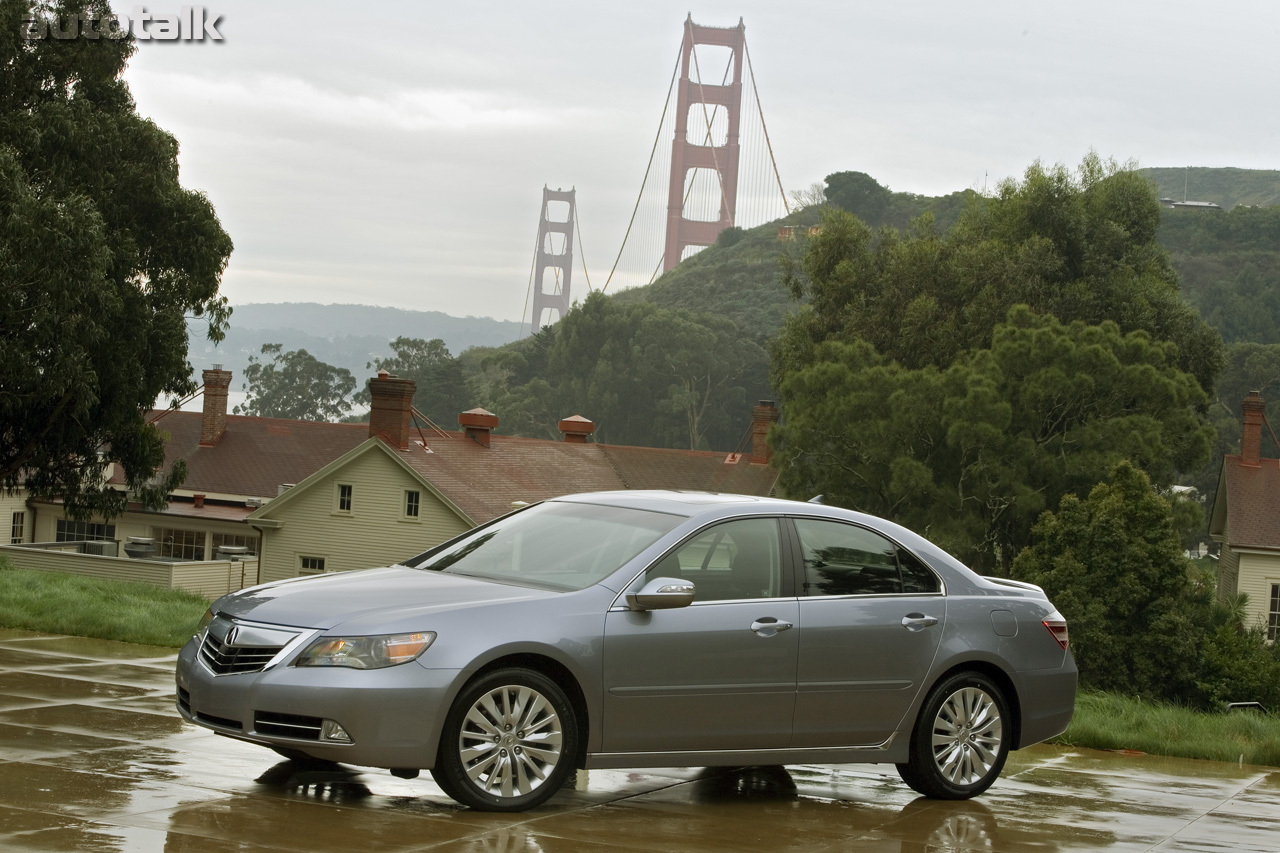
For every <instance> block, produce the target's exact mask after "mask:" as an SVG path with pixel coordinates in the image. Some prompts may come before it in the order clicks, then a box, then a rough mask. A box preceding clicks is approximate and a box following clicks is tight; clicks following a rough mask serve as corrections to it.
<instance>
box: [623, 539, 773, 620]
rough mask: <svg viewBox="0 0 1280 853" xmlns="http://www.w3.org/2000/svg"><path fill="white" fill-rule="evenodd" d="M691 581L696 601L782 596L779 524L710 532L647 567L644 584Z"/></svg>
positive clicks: (691, 540)
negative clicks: (673, 579) (656, 581)
mask: <svg viewBox="0 0 1280 853" xmlns="http://www.w3.org/2000/svg"><path fill="white" fill-rule="evenodd" d="M654 578H680V579H682V580H687V581H692V582H693V585H694V588H695V589H696V590H697V593H696V595H695V597H694V601H695V602H697V601H730V600H734V599H746V598H776V597H778V596H779V595H781V594H782V560H781V557H780V549H779V547H778V522H777V520H776V519H772V518H748V519H740V520H738V521H729V522H725V523H724V524H717V525H716V526H715V527H711V528H708V529H707V530H705V531H703V532H702V533H700V534H698V535H697V536H695V537H694V538H693V539H690V540H689V541H688V542H686V543H684V544H683V545H681V546H680V547H679V548H677V549H676V550H675V551H673V552H672V553H670V554H668V555H667V556H666V557H664V558H662V559H661V560H659V561H658V562H656V563H654V564H653V565H652V566H650V567H649V570H648V571H647V572H645V580H646V581H650V580H653V579H654Z"/></svg>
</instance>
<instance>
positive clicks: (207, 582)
mask: <svg viewBox="0 0 1280 853" xmlns="http://www.w3.org/2000/svg"><path fill="white" fill-rule="evenodd" d="M63 544H65V543H50V542H37V543H35V544H33V545H0V555H3V556H5V557H8V558H9V561H10V562H11V563H13V565H14V566H15V567H17V568H19V569H32V570H34V571H39V572H69V573H71V574H77V575H84V576H86V577H93V578H107V579H109V580H118V581H139V582H141V583H149V584H154V585H155V586H162V587H168V588H170V589H185V590H187V591H188V592H194V593H196V594H197V595H203V596H204V597H205V598H208V599H210V600H212V599H215V598H217V597H218V596H220V595H224V594H226V593H228V592H233V591H235V590H237V589H242V588H243V587H246V586H253V585H255V584H256V583H257V582H258V559H257V558H256V557H250V558H248V559H244V560H199V561H190V562H170V561H168V560H135V559H131V558H129V557H112V556H104V555H100V554H77V553H75V552H73V551H67V550H59V549H58V546H60V545H63Z"/></svg>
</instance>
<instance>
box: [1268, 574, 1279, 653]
mask: <svg viewBox="0 0 1280 853" xmlns="http://www.w3.org/2000/svg"><path fill="white" fill-rule="evenodd" d="M1276 637H1280V583H1273V584H1272V585H1271V611H1270V612H1269V613H1268V614H1267V639H1268V640H1273V641H1274V640H1275V639H1276Z"/></svg>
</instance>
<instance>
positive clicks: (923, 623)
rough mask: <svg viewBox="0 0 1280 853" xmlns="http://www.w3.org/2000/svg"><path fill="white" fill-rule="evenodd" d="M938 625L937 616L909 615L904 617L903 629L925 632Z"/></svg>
mask: <svg viewBox="0 0 1280 853" xmlns="http://www.w3.org/2000/svg"><path fill="white" fill-rule="evenodd" d="M937 624H938V617H937V616H925V615H924V614H923V613H908V614H907V615H906V616H903V617H902V627H903V628H906V629H907V630H908V631H923V630H924V629H925V628H928V627H930V626H933V625H937Z"/></svg>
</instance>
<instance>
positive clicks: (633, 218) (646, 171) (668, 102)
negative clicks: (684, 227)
mask: <svg viewBox="0 0 1280 853" xmlns="http://www.w3.org/2000/svg"><path fill="white" fill-rule="evenodd" d="M683 50H684V45H681V46H680V50H678V51H676V67H675V68H673V69H672V70H671V84H670V85H669V86H667V100H666V103H664V104H663V105H662V117H661V118H660V119H658V132H657V133H656V134H654V137H653V148H652V149H651V150H650V151H649V164H648V165H647V166H645V167H644V179H643V180H641V181H640V194H639V195H638V196H636V206H635V207H633V208H632V209H631V220H630V221H629V222H628V223H627V232H626V233H625V234H623V235H622V245H621V246H619V247H618V257H616V258H614V259H613V269H611V270H609V277H608V278H606V279H605V282H604V286H603V287H601V288H600V292H601V293H603V292H604V291H606V290H608V289H609V282H611V281H613V274H614V273H615V272H616V271H617V269H618V261H620V260H622V250H623V249H625V248H626V247H627V238H628V237H629V236H631V226H632V225H634V224H635V221H636V211H637V210H639V209H640V199H641V198H643V197H644V187H645V184H646V183H648V181H649V170H650V169H652V168H653V157H654V154H656V153H657V151H658V142H659V140H661V139H662V124H663V122H665V121H666V120H667V110H668V109H669V108H670V107H671V92H672V91H673V90H674V89H675V87H676V78H677V77H678V76H679V74H680V57H681V54H682V52H683Z"/></svg>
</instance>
